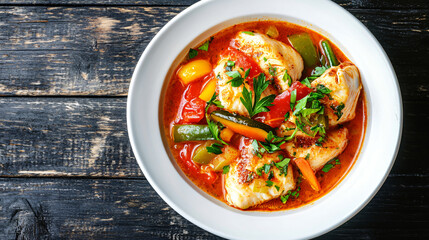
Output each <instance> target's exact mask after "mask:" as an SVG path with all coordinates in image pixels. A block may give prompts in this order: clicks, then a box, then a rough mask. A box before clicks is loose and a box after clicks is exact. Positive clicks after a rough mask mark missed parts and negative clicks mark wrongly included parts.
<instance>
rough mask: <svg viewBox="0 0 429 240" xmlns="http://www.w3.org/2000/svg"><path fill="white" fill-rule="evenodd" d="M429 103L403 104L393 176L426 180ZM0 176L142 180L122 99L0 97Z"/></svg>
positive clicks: (428, 154) (428, 169)
mask: <svg viewBox="0 0 429 240" xmlns="http://www.w3.org/2000/svg"><path fill="white" fill-rule="evenodd" d="M421 109H429V102H427V101H425V102H410V101H405V102H404V129H403V132H404V134H403V140H402V141H403V144H402V146H401V148H400V151H399V155H398V158H397V160H396V164H395V166H394V167H393V169H392V174H394V175H395V176H411V177H414V176H415V175H416V174H420V175H424V176H427V173H428V172H429V164H428V162H427V161H416V160H413V163H412V164H410V159H426V156H429V148H422V147H421V140H422V137H421V136H429V128H426V127H423V128H422V127H421V126H424V125H425V124H426V123H427V122H428V120H429V112H427V111H422V112H421V113H420V114H418V115H416V114H415V113H416V112H419V111H420V110H421ZM0 112H1V113H2V117H1V118H0V132H1V133H2V134H1V135H0V176H2V177H34V176H43V177H48V176H50V177H101V178H127V177H131V178H136V177H138V178H140V177H143V174H142V173H141V171H140V169H139V167H138V165H137V163H136V160H135V158H134V155H133V154H132V150H131V146H130V144H129V140H128V135H127V128H126V121H125V118H126V116H125V114H126V98H3V99H2V98H0Z"/></svg>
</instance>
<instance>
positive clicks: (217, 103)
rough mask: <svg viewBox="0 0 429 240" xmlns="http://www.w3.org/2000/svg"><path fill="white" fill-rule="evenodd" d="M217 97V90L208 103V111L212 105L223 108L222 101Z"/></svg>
mask: <svg viewBox="0 0 429 240" xmlns="http://www.w3.org/2000/svg"><path fill="white" fill-rule="evenodd" d="M216 97H217V95H216V92H215V93H213V96H212V98H211V99H210V100H209V101H208V102H207V104H206V112H207V110H208V109H209V107H210V105H215V106H216V107H218V108H223V105H222V103H221V102H220V101H219V100H217V99H216Z"/></svg>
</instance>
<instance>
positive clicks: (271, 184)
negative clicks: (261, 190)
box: [265, 180, 274, 187]
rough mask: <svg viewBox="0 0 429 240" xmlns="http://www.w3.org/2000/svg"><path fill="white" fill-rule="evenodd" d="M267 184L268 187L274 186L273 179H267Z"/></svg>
mask: <svg viewBox="0 0 429 240" xmlns="http://www.w3.org/2000/svg"><path fill="white" fill-rule="evenodd" d="M265 184H266V185H265V186H267V187H272V186H273V184H274V183H273V182H272V181H270V180H268V181H265Z"/></svg>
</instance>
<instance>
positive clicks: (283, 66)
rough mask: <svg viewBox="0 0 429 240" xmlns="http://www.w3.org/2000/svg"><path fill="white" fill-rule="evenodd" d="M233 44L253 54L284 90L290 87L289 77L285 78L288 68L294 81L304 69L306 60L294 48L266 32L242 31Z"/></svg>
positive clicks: (281, 89)
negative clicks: (249, 32) (250, 32)
mask: <svg viewBox="0 0 429 240" xmlns="http://www.w3.org/2000/svg"><path fill="white" fill-rule="evenodd" d="M233 45H234V46H235V47H237V48H238V49H239V50H241V51H243V52H244V53H245V54H247V55H248V56H251V57H252V58H253V59H254V60H255V61H256V62H257V63H258V65H259V66H260V68H261V69H262V71H264V73H265V74H266V75H267V76H272V77H273V78H274V82H275V83H276V85H277V86H278V88H279V90H280V91H282V92H283V91H285V90H287V89H288V88H289V85H288V80H287V78H285V79H286V81H285V80H284V79H283V78H284V75H285V73H286V70H287V74H288V75H289V76H290V77H291V80H292V83H293V82H295V81H298V80H299V79H300V77H301V74H302V71H303V70H304V61H303V60H302V57H301V55H300V54H299V53H298V52H297V51H296V50H295V49H294V48H292V47H291V46H289V45H286V44H284V43H282V42H280V41H277V40H274V39H271V38H269V37H267V36H266V35H264V34H260V33H253V34H248V33H245V32H240V33H238V34H237V36H236V37H235V38H234V40H233Z"/></svg>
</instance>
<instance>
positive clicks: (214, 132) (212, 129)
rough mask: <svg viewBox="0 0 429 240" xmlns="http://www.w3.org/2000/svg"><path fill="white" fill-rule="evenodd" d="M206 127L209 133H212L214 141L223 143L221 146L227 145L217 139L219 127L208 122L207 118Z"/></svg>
mask: <svg viewBox="0 0 429 240" xmlns="http://www.w3.org/2000/svg"><path fill="white" fill-rule="evenodd" d="M207 125H208V126H209V130H210V132H211V133H212V135H213V138H214V139H215V140H217V141H220V142H221V143H223V144H225V145H228V144H227V143H226V142H225V141H223V140H222V139H221V138H220V137H219V134H220V130H219V126H218V125H217V124H216V123H215V122H213V121H210V120H209V119H208V118H207Z"/></svg>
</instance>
